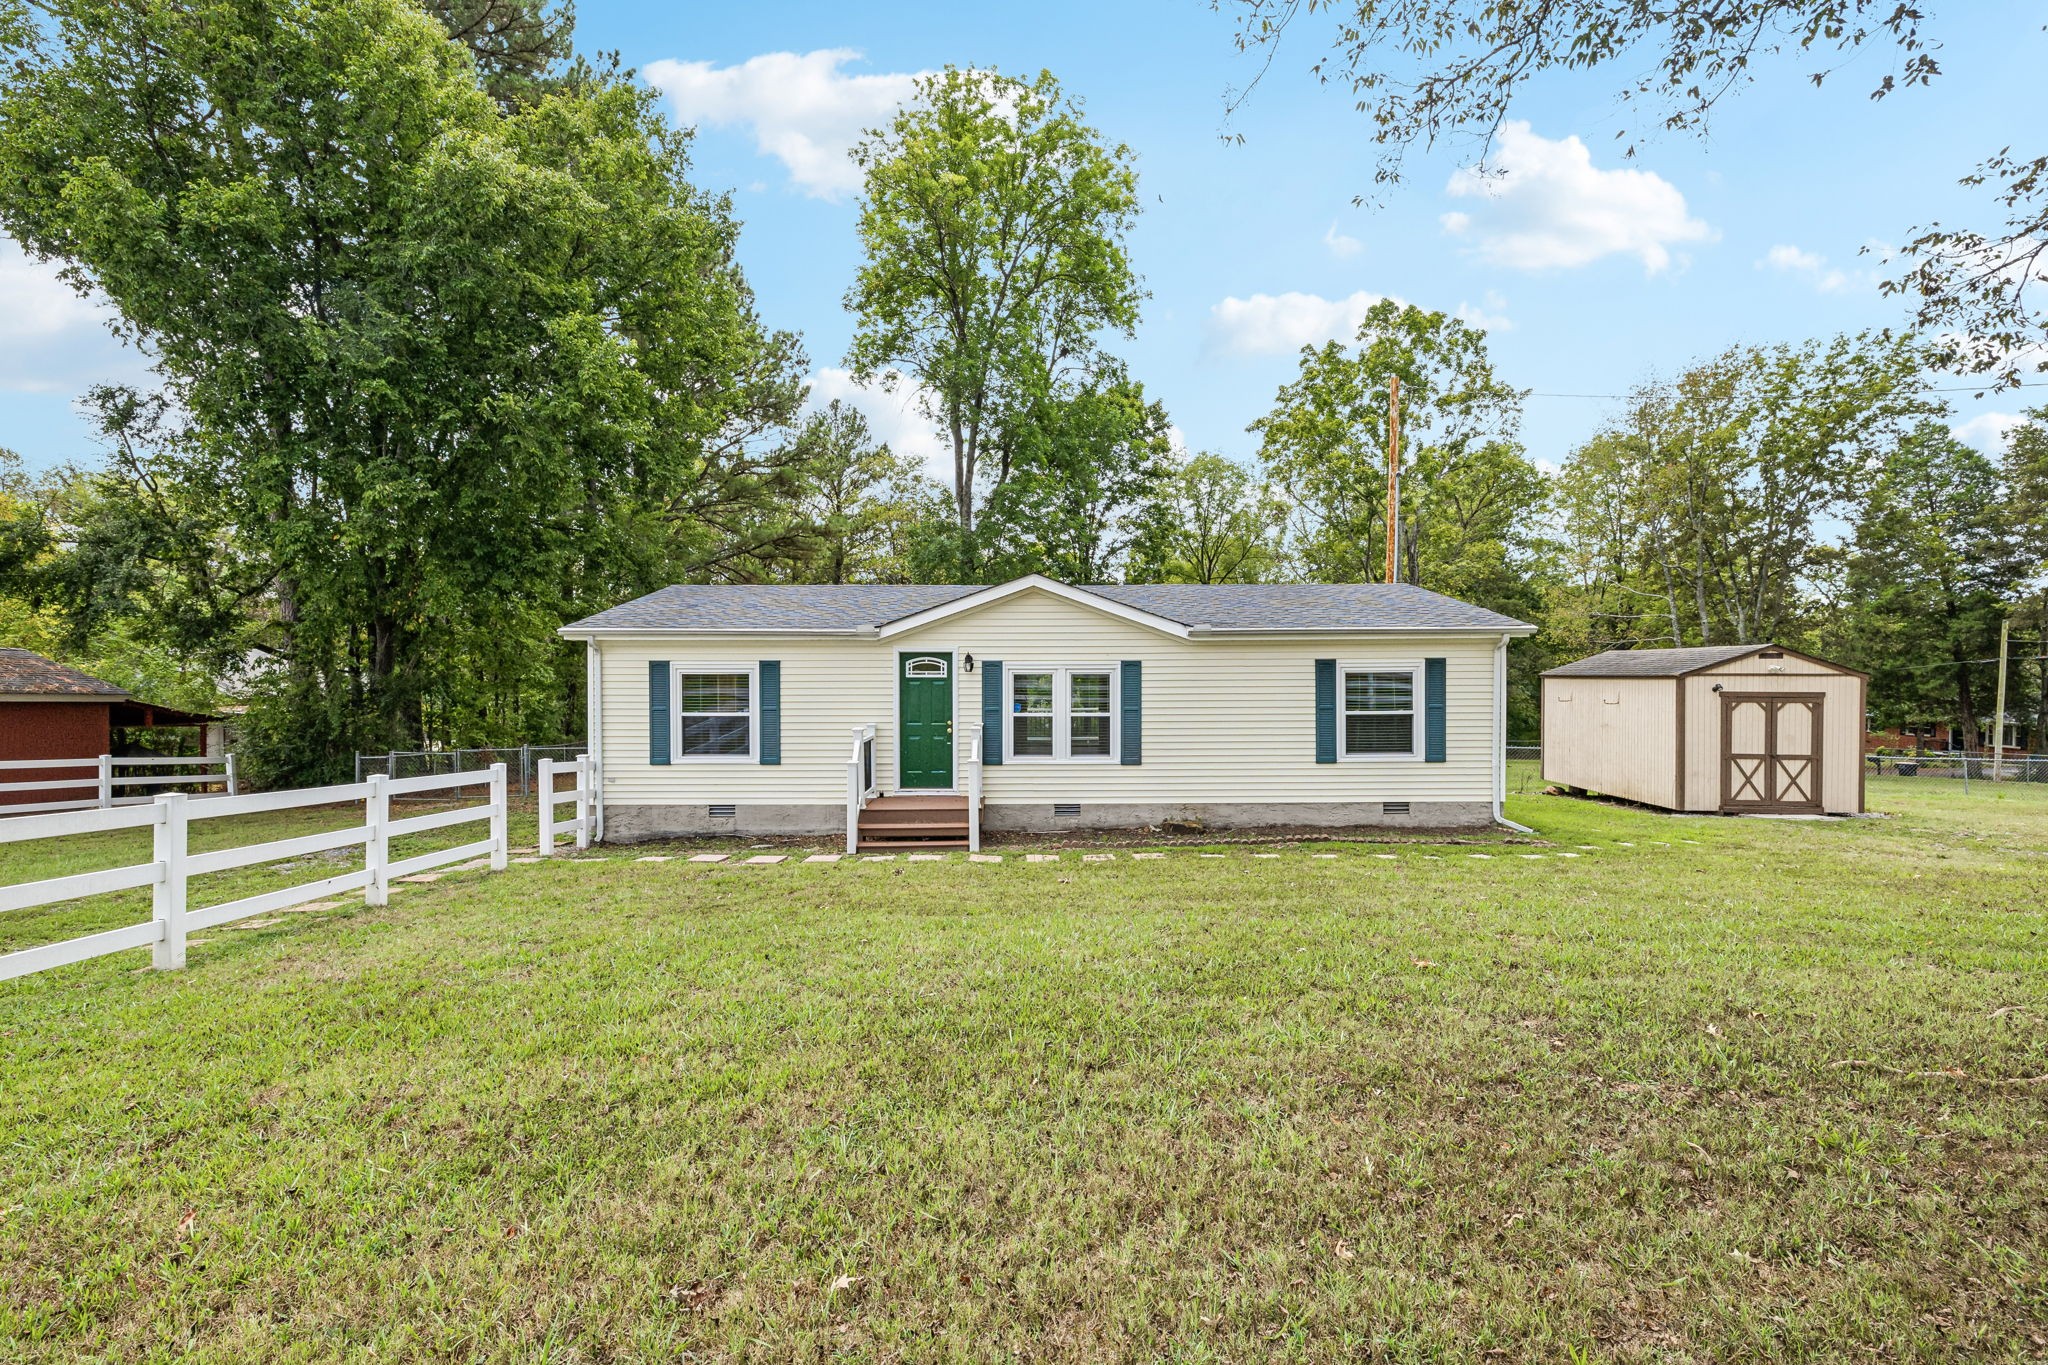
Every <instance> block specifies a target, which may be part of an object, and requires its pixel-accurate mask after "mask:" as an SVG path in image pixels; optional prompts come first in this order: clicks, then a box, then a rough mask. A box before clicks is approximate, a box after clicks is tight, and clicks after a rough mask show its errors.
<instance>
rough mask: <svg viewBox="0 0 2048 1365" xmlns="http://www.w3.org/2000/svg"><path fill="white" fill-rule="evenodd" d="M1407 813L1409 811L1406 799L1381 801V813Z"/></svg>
mask: <svg viewBox="0 0 2048 1365" xmlns="http://www.w3.org/2000/svg"><path fill="white" fill-rule="evenodd" d="M1407 813H1408V803H1407V802H1406V801H1382V802H1380V814H1381V815H1406V814H1407Z"/></svg>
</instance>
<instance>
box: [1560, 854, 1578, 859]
mask: <svg viewBox="0 0 2048 1365" xmlns="http://www.w3.org/2000/svg"><path fill="white" fill-rule="evenodd" d="M1557 856H1558V857H1560V858H1576V857H1578V856H1579V855H1578V854H1576V853H1560V854H1558V855H1557Z"/></svg>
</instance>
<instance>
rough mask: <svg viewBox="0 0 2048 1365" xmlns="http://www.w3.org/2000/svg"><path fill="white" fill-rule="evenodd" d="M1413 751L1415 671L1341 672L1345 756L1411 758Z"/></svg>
mask: <svg viewBox="0 0 2048 1365" xmlns="http://www.w3.org/2000/svg"><path fill="white" fill-rule="evenodd" d="M1414 753H1415V670H1414V669H1413V668H1374V669H1346V670H1345V671H1344V756H1345V757H1346V758H1378V757H1389V756H1392V757H1411V756H1413V755H1414Z"/></svg>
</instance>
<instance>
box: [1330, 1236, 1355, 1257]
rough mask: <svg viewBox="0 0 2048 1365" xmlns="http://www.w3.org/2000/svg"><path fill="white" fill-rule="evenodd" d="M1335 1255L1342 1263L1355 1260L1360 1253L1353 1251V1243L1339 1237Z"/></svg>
mask: <svg viewBox="0 0 2048 1365" xmlns="http://www.w3.org/2000/svg"><path fill="white" fill-rule="evenodd" d="M1334 1254H1335V1255H1336V1257H1337V1259H1338V1260H1340V1261H1349V1260H1354V1259H1356V1258H1357V1256H1358V1253H1357V1252H1355V1251H1353V1250H1352V1249H1351V1243H1349V1242H1347V1241H1345V1240H1344V1239H1343V1238H1342V1237H1339V1238H1338V1239H1337V1245H1336V1247H1335V1248H1334Z"/></svg>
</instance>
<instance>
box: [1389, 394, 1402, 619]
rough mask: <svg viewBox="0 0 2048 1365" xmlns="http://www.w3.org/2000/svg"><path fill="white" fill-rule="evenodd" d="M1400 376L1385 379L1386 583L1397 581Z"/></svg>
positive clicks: (1398, 569)
mask: <svg viewBox="0 0 2048 1365" xmlns="http://www.w3.org/2000/svg"><path fill="white" fill-rule="evenodd" d="M1400 546H1401V376H1400V375H1398V374H1395V375H1388V376H1387V582H1389V583H1394V582H1398V581H1399V580H1400V576H1401V561H1400V558H1399V556H1400V553H1401V550H1400Z"/></svg>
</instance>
